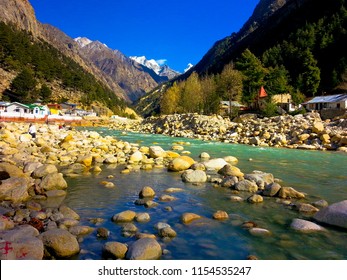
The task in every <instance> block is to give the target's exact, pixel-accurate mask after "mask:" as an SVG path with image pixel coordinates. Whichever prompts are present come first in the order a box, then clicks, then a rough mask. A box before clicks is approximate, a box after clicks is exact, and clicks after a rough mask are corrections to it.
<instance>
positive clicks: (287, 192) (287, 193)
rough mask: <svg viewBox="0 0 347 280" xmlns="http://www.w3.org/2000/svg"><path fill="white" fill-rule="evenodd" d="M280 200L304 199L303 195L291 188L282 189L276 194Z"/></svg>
mask: <svg viewBox="0 0 347 280" xmlns="http://www.w3.org/2000/svg"><path fill="white" fill-rule="evenodd" d="M278 196H279V197H280V198H305V194H303V193H301V192H298V191H297V190H295V189H293V188H292V187H282V188H281V189H280V191H279V192H278Z"/></svg>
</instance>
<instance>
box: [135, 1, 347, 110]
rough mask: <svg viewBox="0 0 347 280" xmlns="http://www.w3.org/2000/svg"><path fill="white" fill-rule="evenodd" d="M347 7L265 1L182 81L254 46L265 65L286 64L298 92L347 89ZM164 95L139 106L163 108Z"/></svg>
mask: <svg viewBox="0 0 347 280" xmlns="http://www.w3.org/2000/svg"><path fill="white" fill-rule="evenodd" d="M346 6H347V4H346V0H339V1H333V2H331V3H330V4H329V5H327V3H326V1H324V0H260V2H259V4H258V5H257V6H256V8H255V10H254V12H253V14H252V16H251V17H250V18H249V20H248V21H247V22H246V23H245V24H244V26H243V27H242V28H241V29H240V31H239V32H237V33H232V34H231V35H230V36H228V37H226V38H224V39H222V40H219V41H217V42H216V43H215V44H214V46H213V47H212V48H211V49H210V50H209V51H208V52H207V53H206V54H205V56H204V57H203V58H202V59H201V60H200V62H199V63H198V64H196V65H195V66H194V67H192V68H191V69H190V70H189V71H187V72H186V73H184V74H182V75H181V76H179V77H178V78H176V81H184V80H187V79H188V77H189V76H190V75H191V74H192V73H193V72H196V73H198V75H199V76H200V77H203V76H205V75H206V74H207V75H211V74H214V75H215V74H220V73H221V72H222V70H223V68H224V67H225V65H227V64H229V63H234V65H235V66H236V67H237V62H238V61H239V60H240V58H241V55H242V54H243V52H244V51H245V50H246V49H249V50H250V51H251V53H252V54H254V55H255V56H256V57H257V58H258V59H259V61H260V62H261V63H263V66H264V69H265V67H266V68H267V69H274V68H276V67H277V68H278V67H284V69H285V71H287V72H286V73H287V74H286V75H287V79H288V84H289V85H290V86H291V87H292V88H293V89H294V90H293V92H301V93H303V94H305V95H307V96H313V95H315V94H316V95H319V94H323V93H326V94H327V93H333V92H335V91H338V92H346V90H347V86H346V84H347V82H346V81H347V80H346V77H347V56H346V51H345V50H344V46H345V45H346V42H347V37H346V31H345V30H346V29H347V27H346V22H347V12H346ZM305 54H306V55H305ZM174 81H175V80H174ZM307 81H310V82H307ZM306 82H307V84H306ZM160 98H161V93H160V92H159V93H158V91H157V90H155V91H152V92H151V93H149V94H148V95H147V96H145V97H144V98H143V99H141V100H139V101H138V103H137V104H138V106H137V109H138V111H139V112H141V113H143V114H145V115H151V114H155V113H157V112H159V111H160V110H159V108H158V106H157V105H158V104H159V103H160V102H159V101H158V99H160ZM142 100H145V102H142ZM148 101H149V102H151V103H152V105H149V104H148ZM148 108H152V110H151V111H148Z"/></svg>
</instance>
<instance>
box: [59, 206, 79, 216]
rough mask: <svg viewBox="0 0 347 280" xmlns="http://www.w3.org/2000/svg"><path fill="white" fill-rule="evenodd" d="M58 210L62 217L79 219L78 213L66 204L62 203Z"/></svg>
mask: <svg viewBox="0 0 347 280" xmlns="http://www.w3.org/2000/svg"><path fill="white" fill-rule="evenodd" d="M59 212H60V213H61V214H63V215H64V218H69V219H74V220H79V219H80V215H78V214H77V213H76V212H75V211H74V210H72V209H71V208H70V207H68V206H66V205H62V206H60V207H59Z"/></svg>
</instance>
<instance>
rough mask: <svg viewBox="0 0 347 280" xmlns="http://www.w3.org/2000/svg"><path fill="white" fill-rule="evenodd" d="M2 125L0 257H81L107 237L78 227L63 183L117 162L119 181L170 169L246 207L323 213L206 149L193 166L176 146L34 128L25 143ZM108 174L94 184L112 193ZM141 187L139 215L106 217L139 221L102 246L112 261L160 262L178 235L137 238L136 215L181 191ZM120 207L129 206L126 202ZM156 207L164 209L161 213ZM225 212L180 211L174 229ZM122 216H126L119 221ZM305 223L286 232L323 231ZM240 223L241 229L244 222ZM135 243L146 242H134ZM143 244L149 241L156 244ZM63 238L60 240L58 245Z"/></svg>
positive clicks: (20, 133) (19, 126)
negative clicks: (87, 242) (269, 204)
mask: <svg viewBox="0 0 347 280" xmlns="http://www.w3.org/2000/svg"><path fill="white" fill-rule="evenodd" d="M1 127H2V128H1V130H0V137H1V141H0V156H1V162H0V175H1V178H0V179H1V185H0V199H1V208H0V210H1V213H0V214H1V221H0V229H1V232H0V238H1V242H0V243H1V244H0V245H1V249H2V250H1V259H42V258H45V259H52V258H71V257H72V256H74V255H76V254H78V253H79V252H80V246H79V241H80V240H82V239H83V236H86V235H88V234H89V235H90V234H95V235H96V237H95V238H98V236H101V235H102V236H104V238H107V234H108V231H109V230H108V229H107V228H99V227H98V226H97V224H98V220H95V225H94V226H91V225H90V226H85V225H81V224H80V222H79V214H78V213H76V212H75V211H74V210H73V209H70V208H69V207H66V206H65V205H64V198H65V196H66V194H67V191H68V189H69V188H68V185H67V183H66V178H67V177H69V178H75V177H79V176H84V175H85V176H87V174H88V173H95V174H97V173H98V172H100V171H101V170H102V169H103V168H105V167H106V166H111V165H116V164H118V165H120V166H123V168H122V169H121V171H120V172H121V173H122V174H123V175H124V174H129V176H131V173H132V172H136V171H137V170H148V171H150V170H155V169H169V170H170V171H171V172H177V173H178V174H181V176H182V177H181V180H182V183H181V184H182V187H184V186H185V185H186V184H192V185H196V186H197V187H199V186H201V184H208V185H210V186H213V188H217V189H218V188H220V189H227V190H230V191H232V192H233V197H232V198H230V199H232V200H233V201H235V202H237V201H238V202H244V203H249V205H254V204H257V203H264V198H265V200H267V199H271V200H273V201H278V203H277V205H279V207H281V206H280V205H282V206H283V205H286V206H285V207H288V208H289V209H293V211H298V212H297V213H305V215H309V216H310V217H313V215H315V214H314V213H316V212H318V213H322V212H321V211H319V209H321V208H322V207H324V209H328V208H329V207H326V206H327V204H326V203H325V202H322V201H321V202H318V201H307V200H306V194H304V193H302V192H300V190H295V189H293V188H291V187H286V186H282V185H281V182H279V181H278V180H276V179H275V178H274V176H273V175H272V174H270V173H263V172H252V173H249V174H246V173H244V172H242V170H240V169H239V168H237V167H236V166H235V165H236V164H237V161H238V159H236V158H235V157H232V155H229V156H227V157H224V158H216V159H209V155H208V154H207V153H206V151H201V155H200V157H201V161H197V162H196V161H195V160H194V159H192V158H190V157H188V156H182V155H181V154H180V151H182V148H183V147H182V146H180V145H174V146H172V149H171V150H164V149H162V148H161V147H159V146H140V145H139V144H135V143H129V142H126V141H120V140H117V139H115V138H114V137H111V136H105V137H102V136H101V135H100V134H99V133H97V132H95V131H77V130H74V129H71V130H65V129H59V127H58V126H55V125H46V124H42V125H38V126H37V128H38V133H37V138H36V139H32V138H31V136H30V135H29V134H27V129H28V125H27V124H23V123H2V124H1ZM203 152H205V153H203ZM153 172H154V171H153ZM112 176H114V175H112ZM112 176H111V175H110V176H109V177H107V178H104V180H103V181H102V182H100V184H101V185H102V186H104V187H105V188H111V189H112V188H115V187H116V186H115V184H114V183H113V182H112V179H111V178H112ZM143 187H145V186H139V187H138V200H137V201H136V203H137V205H138V206H140V207H141V206H142V207H144V209H142V210H140V211H137V212H135V211H132V212H129V211H128V212H126V213H123V212H124V211H123V212H120V213H114V217H109V219H111V218H112V219H113V221H114V222H115V223H118V222H120V223H121V224H122V223H123V222H124V221H123V220H122V219H127V220H126V222H127V223H130V224H131V225H134V224H136V223H139V224H136V225H137V227H136V230H135V228H134V226H127V227H125V228H124V231H123V234H129V238H130V239H129V244H127V243H125V244H123V243H122V244H115V243H114V242H113V243H111V244H108V245H107V246H106V245H105V248H104V250H105V251H106V252H107V254H108V255H111V256H112V258H127V259H132V258H135V257H134V255H136V254H135V253H134V254H133V253H131V252H137V253H138V252H142V253H144V254H147V251H146V249H145V248H147V247H148V246H149V245H150V247H153V248H156V250H155V253H153V254H152V255H151V254H149V255H145V256H144V255H142V253H141V258H159V257H160V255H161V254H162V253H163V250H162V246H163V244H165V243H166V242H170V238H175V236H176V235H175V234H176V231H177V229H176V228H175V227H173V226H171V225H167V223H166V224H165V222H164V221H163V222H162V223H161V224H160V225H158V226H157V227H156V229H155V230H153V232H151V233H150V234H148V233H146V234H144V233H145V232H141V230H140V228H141V223H143V222H146V220H143V218H145V219H147V218H148V216H147V215H144V214H143V212H146V210H145V209H151V208H152V207H160V205H159V203H158V202H157V201H168V200H170V199H173V200H174V199H175V198H174V196H172V195H171V194H173V193H174V192H176V191H180V190H178V189H170V188H168V189H166V190H165V192H164V193H163V190H160V191H159V190H154V192H152V191H149V192H148V190H149V189H148V188H147V189H144V188H143ZM152 190H153V189H152ZM145 193H147V194H145ZM148 193H149V194H148ZM168 194H169V195H168ZM124 203H125V204H129V203H131V201H124ZM332 206H333V205H332ZM162 207H163V211H164V209H166V207H164V206H162ZM250 207H252V206H250ZM334 207H335V206H334ZM334 207H333V209H332V211H333V210H334ZM337 209H339V210H340V209H344V210H343V211H345V212H346V210H345V209H346V206H345V204H343V205H341V206H340V205H338V207H337ZM168 210H169V209H166V210H165V211H168ZM324 211H325V210H324ZM343 211H342V214H341V215H340V219H341V221H340V222H339V224H337V226H341V227H342V228H343V227H345V226H344V225H345V217H344V216H343V213H345V212H343ZM115 212H116V210H115ZM227 214H228V213H226V211H224V209H220V210H219V211H217V212H215V213H210V214H209V216H207V217H201V215H196V214H195V213H185V212H182V213H180V215H181V222H178V223H181V225H180V226H179V227H182V226H184V225H186V224H190V222H191V223H193V222H194V221H199V220H200V219H203V221H204V223H207V224H210V223H212V221H219V220H221V221H225V220H228V219H229V216H228V215H227ZM124 215H125V216H126V218H123V217H124ZM331 215H332V216H333V215H334V214H331ZM198 216H200V217H198ZM323 216H324V219H325V220H323V222H324V223H329V222H330V220H331V218H329V216H327V215H325V214H324V215H323ZM120 217H121V218H120ZM146 217H147V218H146ZM188 217H190V218H191V217H193V220H189V219H188ZM327 217H328V218H327ZM90 218H91V219H92V218H93V217H90ZM119 219H121V221H120V220H119ZM128 219H129V220H128ZM317 221H318V222H319V221H320V220H319V219H317ZM244 222H246V221H244ZM307 222H310V223H312V221H306V222H305V221H300V222H299V226H295V224H294V225H293V227H294V228H298V230H300V228H301V227H303V228H304V230H303V231H320V230H322V229H321V226H319V225H317V224H316V223H314V225H312V224H307ZM163 223H164V224H163ZM302 224H306V226H303V225H302ZM240 225H243V222H242V223H241V224H240ZM333 225H336V224H334V223H333ZM124 226H125V225H124ZM246 226H247V227H248V228H247V231H249V233H250V234H255V235H257V234H258V235H261V236H268V235H271V232H270V231H269V230H268V229H267V228H262V227H259V226H255V225H253V226H252V224H247V225H245V227H246ZM138 228H139V229H138ZM175 229H176V231H175ZM131 238H133V239H131ZM134 238H139V240H141V239H144V240H145V241H140V242H134ZM149 238H155V240H157V241H152V240H150V239H149ZM62 239H64V242H61V240H62ZM118 243H119V242H118ZM115 248H118V249H119V248H121V250H122V252H123V253H124V255H123V254H122V255H121V256H119V255H115V254H116V253H115V252H119V251H118V249H117V250H116V249H115ZM128 249H129V250H128ZM128 252H129V253H128ZM153 256H154V257H153Z"/></svg>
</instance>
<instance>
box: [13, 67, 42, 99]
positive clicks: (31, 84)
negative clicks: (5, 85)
mask: <svg viewBox="0 0 347 280" xmlns="http://www.w3.org/2000/svg"><path fill="white" fill-rule="evenodd" d="M36 85H37V82H36V79H35V77H34V75H33V72H32V71H31V70H30V69H29V68H24V69H23V70H22V71H21V72H20V73H19V74H18V75H17V76H16V77H15V78H14V79H13V81H12V83H11V86H10V89H11V91H12V92H13V93H14V94H15V95H16V97H17V100H18V101H19V102H31V101H33V100H34V99H35V97H36V92H35V88H36Z"/></svg>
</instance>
